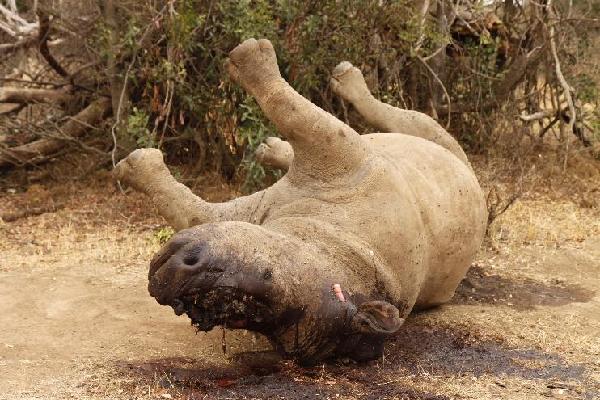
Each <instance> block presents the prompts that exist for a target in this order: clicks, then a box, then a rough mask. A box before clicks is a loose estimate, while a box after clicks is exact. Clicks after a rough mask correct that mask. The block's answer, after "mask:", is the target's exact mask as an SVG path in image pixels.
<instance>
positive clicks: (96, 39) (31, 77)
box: [0, 0, 600, 187]
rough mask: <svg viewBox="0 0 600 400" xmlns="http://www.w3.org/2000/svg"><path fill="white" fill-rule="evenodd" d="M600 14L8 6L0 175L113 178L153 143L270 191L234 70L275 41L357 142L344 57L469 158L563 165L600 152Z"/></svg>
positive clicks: (260, 0) (283, 60) (268, 0)
mask: <svg viewBox="0 0 600 400" xmlns="http://www.w3.org/2000/svg"><path fill="white" fill-rule="evenodd" d="M599 18H600V4H599V3H598V2H596V1H593V0H587V1H585V0H579V1H576V0H573V1H556V0H554V1H553V0H540V1H536V2H533V1H518V0H505V1H500V0H498V1H475V0H420V1H418V2H415V1H412V0H397V1H391V0H389V1H381V0H359V1H346V0H326V1H314V0H310V1H306V0H302V1H300V0H298V1H296V0H255V1H250V0H235V1H234V0H231V1H230V0H222V1H217V0H153V1H149V0H142V1H131V0H123V1H119V0H97V1H92V0H84V1H74V0H62V1H43V0H23V1H15V0H1V1H0V59H2V65H1V66H0V84H1V87H0V167H1V168H4V169H12V168H27V167H28V166H31V165H34V164H39V163H44V162H47V161H48V160H51V159H55V158H56V157H57V155H60V154H64V153H73V152H85V153H89V154H93V155H94V156H96V157H98V159H99V160H100V163H99V165H100V166H110V165H111V163H113V162H114V161H116V160H118V159H119V158H120V157H123V156H124V155H126V154H127V153H128V152H129V151H130V150H131V149H133V148H135V147H149V146H153V147H159V148H161V149H163V150H164V151H165V153H166V154H167V156H168V161H169V162H170V163H178V164H187V165H189V166H190V168H189V169H191V170H192V171H193V172H194V173H195V174H197V173H200V172H201V171H205V170H211V171H218V172H219V173H220V174H222V175H223V176H224V177H226V178H227V179H231V178H233V177H234V176H237V177H238V178H239V177H242V178H243V179H245V180H246V183H247V186H249V187H253V186H254V187H255V186H257V185H260V183H261V182H262V180H263V179H264V178H265V173H271V172H269V171H267V172H265V171H264V170H263V169H262V168H261V167H260V166H258V165H256V164H255V163H254V162H253V157H252V155H253V150H254V148H255V147H256V146H257V145H258V144H259V143H260V142H261V141H262V140H263V139H264V138H265V137H266V136H269V135H276V134H277V132H274V130H273V129H272V127H271V126H269V124H268V122H267V121H266V120H265V119H264V118H263V116H262V114H261V112H260V110H259V109H258V107H257V105H256V104H255V102H254V101H253V100H252V99H251V98H249V97H248V96H247V95H246V94H245V93H243V92H242V91H241V90H240V89H239V88H237V87H236V86H235V85H232V84H231V83H230V82H229V81H228V79H227V78H226V74H225V73H224V71H223V61H224V59H225V58H226V57H227V54H228V52H229V50H231V49H232V48H233V47H234V46H235V45H237V44H238V43H239V42H240V41H242V40H243V39H246V38H249V37H266V38H269V39H270V40H271V41H272V42H273V43H274V44H275V46H276V50H277V53H278V57H279V63H280V67H281V69H282V71H283V73H284V75H285V77H286V78H287V79H288V80H289V82H290V83H291V84H292V86H294V87H295V88H296V89H297V90H298V91H299V92H301V93H302V94H304V95H305V96H307V97H308V98H310V99H311V100H312V101H313V102H315V103H316V104H318V105H319V106H321V107H322V108H324V109H326V110H328V111H330V112H332V113H334V114H336V115H337V116H339V117H340V118H342V119H345V120H347V121H349V122H351V123H352V125H353V126H355V127H357V128H359V129H362V130H364V131H366V130H368V128H367V127H365V126H362V125H360V121H359V120H358V119H356V116H355V115H354V113H353V112H352V110H351V109H349V108H348V107H347V106H346V105H345V104H343V103H342V102H341V101H339V100H338V99H336V98H335V97H334V96H333V95H332V92H331V90H330V88H329V86H328V81H329V77H330V72H331V70H332V69H333V67H334V66H335V65H336V64H337V63H338V62H340V61H342V60H348V61H350V62H352V63H353V64H355V65H357V66H359V67H360V68H361V69H362V70H363V72H364V73H365V75H366V77H367V80H368V82H369V84H370V86H371V88H372V90H373V91H374V92H376V93H377V96H379V97H380V98H381V99H383V100H385V101H387V102H390V103H392V104H394V105H398V106H400V107H404V108H409V109H416V110H420V111H423V112H426V113H429V114H430V115H433V116H434V117H436V118H437V119H438V120H439V121H440V122H441V123H442V125H445V126H446V127H447V129H448V130H449V131H450V132H451V133H452V134H453V135H455V136H456V137H457V138H458V139H459V140H460V141H461V142H462V143H463V145H464V146H465V147H466V149H467V150H468V151H469V152H471V153H484V154H485V153H490V152H505V153H506V154H512V157H513V159H517V158H519V159H520V160H521V161H520V162H524V161H522V160H524V159H526V157H525V156H524V155H525V154H527V152H530V151H531V150H532V149H535V148H538V147H539V146H546V147H551V148H552V149H553V151H556V152H558V153H559V155H560V156H559V157H556V158H555V159H556V160H557V161H556V162H557V163H561V164H564V166H566V165H567V160H568V157H569V154H570V153H571V152H574V151H576V152H579V153H581V152H583V153H589V154H590V156H592V157H593V156H597V151H598V143H599V142H600V111H599V110H600V108H599V107H598V106H599V104H598V103H599V101H600V100H599V99H600V96H599V92H598V90H599V89H598V87H599V84H600V82H599V76H600V73H599V72H600V60H599V59H598V58H597V57H598V56H597V49H598V47H599V46H598V45H599V44H600V34H599V32H600V19H599ZM594 49H595V50H594ZM595 57H596V58H595ZM594 152H596V153H594ZM520 168H521V169H522V168H523V166H520Z"/></svg>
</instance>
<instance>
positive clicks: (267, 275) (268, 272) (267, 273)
mask: <svg viewBox="0 0 600 400" xmlns="http://www.w3.org/2000/svg"><path fill="white" fill-rule="evenodd" d="M272 277H273V273H272V272H271V270H270V269H268V270H266V271H265V272H264V274H263V279H264V280H270V279H271V278H272Z"/></svg>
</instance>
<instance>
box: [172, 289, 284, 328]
mask: <svg viewBox="0 0 600 400" xmlns="http://www.w3.org/2000/svg"><path fill="white" fill-rule="evenodd" d="M171 307H172V308H173V310H174V311H175V314H177V315H182V314H184V313H185V314H187V316H188V317H189V318H190V319H191V321H192V325H194V326H195V327H196V329H198V330H199V331H205V332H207V331H210V330H212V329H213V328H214V327H215V326H223V327H226V328H231V329H248V330H252V331H257V332H261V333H263V332H268V331H269V330H270V327H273V325H274V321H275V317H274V314H273V312H272V310H271V309H270V307H269V306H268V305H267V304H266V302H265V301H264V300H262V299H259V298H258V297H256V296H253V295H251V294H248V293H247V292H245V291H243V290H242V289H240V288H236V287H230V286H219V287H214V288H212V289H210V290H209V291H207V292H200V291H197V290H192V291H191V292H189V293H188V294H186V295H185V296H182V297H180V298H178V299H175V300H174V301H173V303H172V304H171Z"/></svg>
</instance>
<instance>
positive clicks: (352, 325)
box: [116, 39, 487, 363]
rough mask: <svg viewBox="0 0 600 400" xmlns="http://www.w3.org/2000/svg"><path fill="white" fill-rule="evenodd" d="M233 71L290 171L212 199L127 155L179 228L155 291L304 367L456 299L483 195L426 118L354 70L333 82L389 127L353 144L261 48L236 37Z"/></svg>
mask: <svg viewBox="0 0 600 400" xmlns="http://www.w3.org/2000/svg"><path fill="white" fill-rule="evenodd" d="M227 68H228V72H229V74H230V76H231V78H233V80H235V81H236V82H238V83H239V84H240V85H242V86H243V88H244V89H245V90H247V91H248V92H249V93H250V94H251V95H252V96H254V98H255V99H256V101H257V102H258V104H259V105H260V107H261V109H262V110H263V112H264V113H265V115H266V116H267V117H268V118H269V119H270V120H271V122H272V123H273V124H274V125H275V126H276V127H277V129H278V130H279V132H280V133H281V135H282V136H284V137H285V138H286V139H287V142H284V141H279V140H277V139H270V140H269V141H268V142H267V143H266V144H265V146H263V147H262V148H261V150H260V152H259V156H260V157H261V158H262V159H263V161H264V162H265V163H269V162H271V163H272V164H276V165H278V166H280V167H283V168H288V167H289V170H288V172H287V174H286V175H285V176H283V177H282V178H281V179H280V180H279V181H278V182H277V183H275V184H274V185H273V186H271V187H269V188H268V189H266V190H263V191H261V192H257V193H255V194H253V195H251V196H246V197H240V198H237V199H234V200H231V201H229V202H226V203H219V204H214V203H208V202H205V201H203V200H202V199H200V198H198V197H196V196H195V195H193V194H192V193H191V191H190V190H189V189H187V188H186V187H185V186H184V185H182V184H180V183H177V182H176V181H175V179H174V178H173V177H172V176H171V175H170V173H169V171H168V169H167V167H166V166H165V164H164V163H163V160H162V154H161V153H160V151H158V150H152V149H142V150H136V151H134V152H133V153H132V154H131V155H130V156H129V157H127V158H126V159H125V160H123V161H121V162H120V163H119V165H118V166H117V168H116V176H117V177H118V178H119V179H121V180H122V181H125V182H127V183H129V184H130V185H132V186H133V187H135V188H136V189H138V190H141V191H144V192H145V193H147V194H148V195H149V196H150V197H151V199H152V200H153V201H154V203H155V204H156V205H157V206H158V209H159V211H160V213H161V214H162V215H163V216H164V217H165V218H166V219H167V221H168V222H169V223H170V224H171V225H173V226H174V227H175V228H176V229H177V230H180V231H179V233H177V234H176V235H175V236H174V237H173V238H172V239H171V240H170V241H169V242H168V243H167V244H166V245H165V246H164V247H163V248H162V249H161V250H160V252H159V253H158V254H157V255H156V256H155V257H154V259H153V260H152V263H151V266H150V272H149V291H150V294H151V295H152V296H154V297H155V298H156V300H157V301H158V302H159V303H160V304H164V305H169V306H171V307H172V308H173V309H174V310H175V312H176V313H177V314H178V315H181V314H187V315H188V316H189V317H190V318H191V320H192V323H193V324H194V325H195V326H196V327H197V328H198V329H200V330H205V331H208V330H211V329H212V328H214V327H215V326H218V325H220V326H226V327H228V328H240V329H248V330H251V331H256V332H260V333H262V334H264V335H266V336H267V337H268V338H269V339H270V341H271V342H272V343H273V345H274V347H275V349H277V350H278V351H279V352H280V353H282V354H283V355H285V356H287V357H291V358H294V359H296V360H298V361H300V362H304V363H312V362H316V361H318V360H321V359H323V358H327V357H331V356H340V355H344V356H349V357H353V358H355V359H360V360H364V359H369V358H374V357H377V356H378V355H379V354H381V351H382V344H383V341H384V339H385V338H386V337H387V336H389V335H392V334H394V332H396V331H397V330H398V329H400V327H401V326H402V323H403V322H404V319H405V318H406V316H407V315H408V314H409V313H410V312H411V310H413V309H415V308H426V307H432V306H435V305H439V304H442V303H444V302H446V301H448V300H449V299H450V298H451V297H452V295H453V293H454V290H455V289H456V287H457V285H458V283H459V282H460V280H461V279H462V278H463V277H464V275H465V273H466V271H467V269H468V268H469V265H470V263H471V261H472V260H473V257H474V256H475V253H476V251H477V249H478V248H479V246H480V244H481V242H482V238H483V235H484V232H485V225H486V220H487V212H486V207H485V201H484V196H483V194H482V191H481V188H480V187H479V184H478V182H477V179H476V177H475V175H474V174H473V171H472V169H471V167H470V165H469V163H468V161H467V158H466V156H465V154H464V152H463V151H462V149H461V148H460V146H459V145H458V143H457V142H456V141H455V140H454V139H453V138H452V137H451V136H450V135H449V134H448V133H447V132H446V131H445V130H444V129H443V128H441V127H440V126H439V125H438V124H437V123H436V122H435V121H434V120H432V119H431V118H429V117H428V116H426V115H424V114H420V113H417V112H413V111H407V110H401V109H398V108H394V107H391V106H389V105H387V104H384V103H381V102H379V101H377V100H376V99H375V98H374V97H373V96H372V95H371V94H370V93H369V91H368V89H367V87H366V85H365V83H364V79H363V77H362V74H361V73H360V71H359V70H358V69H356V68H354V67H352V65H350V64H349V63H342V64H340V65H339V66H338V67H337V68H336V69H335V70H334V72H333V79H332V86H333V89H334V90H335V92H336V93H337V94H338V95H340V96H342V97H343V98H344V99H346V100H347V101H349V102H351V103H352V104H353V106H354V107H355V108H356V109H357V110H358V112H359V113H360V114H361V115H363V116H364V117H365V118H366V119H367V121H368V122H369V123H370V124H371V125H373V126H374V127H375V128H377V129H378V130H381V131H384V132H388V133H375V134H370V135H364V136H360V135H358V134H357V133H356V132H355V131H354V130H353V129H352V128H350V127H349V126H347V125H346V124H344V123H343V122H341V121H340V120H338V119H337V118H335V117H334V116H332V115H330V114H328V113H327V112H325V111H323V110H322V109H320V108H319V107H317V106H315V105H314V104H312V103H311V102H310V101H308V100H307V99H305V98H304V97H302V96H301V95H299V94H298V93H297V92H296V91H294V89H293V88H292V87H290V85H288V84H287V82H285V80H284V79H282V77H281V75H280V72H279V69H278V67H277V59H276V56H275V52H274V50H273V47H272V45H271V43H270V42H269V41H268V40H258V41H257V40H254V39H249V40H246V41H245V42H243V43H242V44H240V45H239V46H238V47H236V48H235V49H234V50H233V51H232V52H231V53H230V58H229V62H228V66H227ZM272 160H276V162H273V161H272Z"/></svg>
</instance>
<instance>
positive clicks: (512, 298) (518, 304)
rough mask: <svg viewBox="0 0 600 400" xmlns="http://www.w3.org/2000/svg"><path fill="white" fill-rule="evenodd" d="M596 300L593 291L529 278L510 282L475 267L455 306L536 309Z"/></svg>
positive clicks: (461, 285) (458, 289)
mask: <svg viewBox="0 0 600 400" xmlns="http://www.w3.org/2000/svg"><path fill="white" fill-rule="evenodd" d="M593 297H594V292H593V291H591V290H588V289H585V288H583V287H581V286H579V285H574V284H570V283H566V282H563V281H561V280H558V279H555V280H554V281H552V282H551V283H543V282H538V281H535V280H533V279H528V278H521V279H518V280H517V279H509V278H506V277H502V276H500V275H494V274H490V273H488V272H486V271H485V269H483V268H481V267H479V266H472V267H471V268H470V269H469V272H468V273H467V276H466V277H465V279H463V281H462V282H461V284H460V286H459V287H458V288H457V289H456V293H455V294H454V298H453V299H452V304H497V305H506V306H510V307H514V308H517V309H532V308H534V307H536V306H563V305H566V304H569V303H575V302H579V303H586V302H588V301H590V300H591V299H592V298H593Z"/></svg>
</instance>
